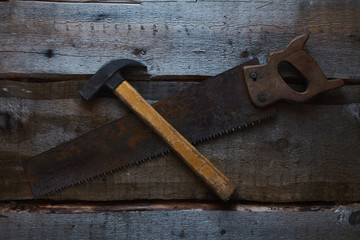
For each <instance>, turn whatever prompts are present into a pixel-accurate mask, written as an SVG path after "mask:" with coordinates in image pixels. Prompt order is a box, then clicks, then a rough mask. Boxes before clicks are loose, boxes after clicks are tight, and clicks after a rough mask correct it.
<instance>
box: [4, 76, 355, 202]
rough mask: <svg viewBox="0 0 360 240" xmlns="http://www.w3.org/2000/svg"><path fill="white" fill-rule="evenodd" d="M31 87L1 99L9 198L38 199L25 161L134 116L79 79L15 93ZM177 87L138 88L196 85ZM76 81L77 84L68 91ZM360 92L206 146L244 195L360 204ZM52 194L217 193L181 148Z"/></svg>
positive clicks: (297, 108)
mask: <svg viewBox="0 0 360 240" xmlns="http://www.w3.org/2000/svg"><path fill="white" fill-rule="evenodd" d="M10 82H11V81H7V82H6V84H8V85H9V86H10V85H11V84H10ZM11 83H13V82H11ZM137 83H139V85H138V86H141V82H137ZM22 84H24V85H23V89H26V90H29V89H33V90H35V91H31V93H29V94H23V95H19V97H24V98H20V99H19V98H14V97H10V96H7V97H4V96H3V97H2V98H0V101H1V104H0V112H1V113H2V114H1V116H0V123H1V124H0V128H1V129H0V131H1V134H0V142H1V143H2V144H1V145H0V199H29V198H32V196H31V194H30V191H29V187H28V185H27V181H26V179H25V178H24V175H23V169H22V167H21V161H22V160H23V159H26V158H28V157H30V156H34V155H36V154H39V153H41V152H43V151H45V150H47V149H50V148H52V147H55V146H57V145H58V144H60V143H61V142H64V141H67V140H70V139H72V138H74V137H76V136H79V135H81V134H83V133H85V132H87V131H89V130H91V129H93V128H95V127H97V126H100V125H102V124H105V123H107V122H110V121H112V120H115V119H117V118H119V117H121V116H124V115H126V114H128V113H127V110H126V109H125V108H124V107H123V106H122V105H121V103H120V102H119V101H118V100H117V99H114V98H99V99H96V100H95V102H93V103H88V102H84V101H82V100H81V99H79V97H77V95H76V91H75V90H74V88H76V87H79V85H76V84H78V83H77V82H76V81H74V82H72V81H67V82H57V83H46V84H45V83H43V87H41V86H40V85H41V84H40V83H21V82H16V83H15V84H14V86H15V87H14V88H10V87H9V89H8V91H9V92H10V94H13V93H15V94H18V93H19V91H18V89H19V88H20V86H21V85H22ZM32 84H35V87H34V88H31V86H32ZM68 84H70V85H68ZM158 84H159V85H158ZM167 84H170V85H167ZM177 84H178V83H176V84H175V83H169V82H160V83H157V82H156V83H153V84H147V85H146V84H144V85H142V86H143V87H142V88H141V87H140V88H139V89H138V90H139V91H140V93H142V92H141V91H144V93H145V92H146V91H147V90H150V89H152V90H151V91H150V92H149V93H148V94H147V96H149V97H152V100H155V101H156V100H159V99H160V98H162V97H164V94H163V92H165V93H166V92H168V93H169V94H172V93H173V92H174V91H175V89H176V86H183V87H186V86H185V85H186V84H190V85H191V84H194V83H186V84H184V83H179V85H177ZM66 86H72V87H69V88H65V89H66V90H64V87H66ZM74 86H75V87H74ZM146 86H150V87H146ZM2 87H6V85H2ZM36 89H43V90H42V92H43V93H44V95H41V97H40V98H43V99H45V100H43V99H37V98H36V97H35V96H36V95H37V93H36ZM70 89H71V90H70ZM141 89H142V90H141ZM25 92H26V91H25ZM62 92H64V94H62ZM359 92H360V86H357V85H352V86H345V87H343V88H340V89H336V90H333V91H331V92H328V93H324V94H322V95H321V96H319V97H318V98H317V99H314V100H313V102H312V103H311V104H310V103H309V104H298V105H295V104H278V108H279V109H278V112H279V115H278V117H277V118H276V120H273V121H269V122H267V123H264V124H262V125H259V126H257V127H256V128H251V129H247V130H244V131H240V132H238V133H236V134H229V135H227V136H224V137H222V138H218V139H216V140H213V141H209V142H207V143H203V144H201V145H199V150H200V152H201V153H203V154H204V155H205V156H206V157H208V158H209V159H210V160H211V161H212V162H213V163H214V164H215V165H216V166H217V167H218V168H219V169H220V170H222V171H223V172H224V173H225V174H226V175H227V176H229V178H230V179H231V180H232V181H234V182H235V183H236V184H237V185H238V192H237V193H236V194H235V196H234V198H235V199H246V200H255V201H284V202H286V201H290V202H291V201H358V200H359V199H360V189H359V182H360V179H359V175H358V172H359V164H358V161H359V158H358V156H359V155H360V152H359V148H358V142H359V141H360V139H359V136H360V127H359V123H360V119H359V111H360V106H359V103H360V99H359V98H360V94H359ZM19 94H20V93H19ZM75 95H76V96H75ZM145 95H146V94H145ZM165 95H166V94H165ZM72 97H74V98H72ZM327 103H330V104H333V105H329V104H327ZM50 198H52V199H82V200H132V199H216V198H215V196H214V195H212V194H211V193H210V191H209V189H207V188H206V187H205V186H204V185H203V184H202V183H201V182H200V181H199V180H198V179H197V178H196V177H195V176H194V175H193V174H192V173H191V171H189V170H188V169H187V167H186V166H185V165H184V164H183V163H182V162H181V161H180V160H179V159H177V158H176V157H175V156H173V155H168V156H164V157H160V158H157V159H154V160H151V161H149V162H146V163H144V164H142V165H141V166H139V167H136V168H129V169H127V170H125V171H121V172H119V173H116V174H114V175H111V176H108V177H107V178H100V179H96V180H94V181H91V182H89V183H86V184H83V185H79V186H77V187H74V188H70V189H68V190H66V191H63V192H61V193H58V194H56V195H53V196H50Z"/></svg>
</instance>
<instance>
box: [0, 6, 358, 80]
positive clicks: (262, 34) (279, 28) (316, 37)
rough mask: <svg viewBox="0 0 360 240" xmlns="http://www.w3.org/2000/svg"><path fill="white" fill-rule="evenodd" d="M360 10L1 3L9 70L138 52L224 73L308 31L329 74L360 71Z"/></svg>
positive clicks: (90, 63) (71, 66)
mask: <svg viewBox="0 0 360 240" xmlns="http://www.w3.org/2000/svg"><path fill="white" fill-rule="evenodd" d="M141 2H142V1H141ZM359 12H360V2H359V1H356V0H352V1H341V2H339V1H336V0H330V1H306V0H301V1H294V0H287V1H280V0H277V1H255V0H249V1H219V2H217V1H210V2H209V1H205V2H203V1H197V2H168V1H166V2H157V1H156V2H142V3H141V4H97V3H94V4H91V3H88V4H82V3H71V4H70V3H54V2H53V3H50V2H49V3H43V2H22V1H9V2H1V3H0V58H1V59H3V60H2V61H1V62H0V73H9V72H10V73H63V74H92V73H94V72H95V71H96V70H97V69H98V68H99V67H100V66H101V65H102V64H103V63H104V62H106V61H107V60H109V59H111V58H114V57H128V58H134V59H137V60H140V61H142V62H144V63H146V64H147V65H148V67H149V71H150V73H151V74H155V75H167V74H176V75H183V74H193V75H215V74H218V73H220V72H223V71H225V70H227V69H229V68H231V67H233V66H236V65H238V64H240V63H241V62H243V61H245V60H248V59H250V58H253V57H258V58H259V59H260V60H261V61H262V62H264V61H265V59H266V57H267V55H268V53H269V52H270V51H275V50H279V49H282V48H284V47H285V46H286V45H287V44H288V43H289V41H290V40H291V39H292V38H293V37H295V36H296V35H299V34H303V33H305V32H308V33H310V40H309V42H308V44H307V45H306V49H308V50H309V52H310V53H311V54H312V56H313V57H314V58H315V60H317V61H318V62H319V65H320V67H321V68H322V69H323V70H324V72H325V74H326V75H327V77H329V78H334V77H340V78H359V77H360V72H359V70H358V69H359V67H360V65H359V63H360V58H359V56H360V41H359V39H360V33H359V26H360V16H359Z"/></svg>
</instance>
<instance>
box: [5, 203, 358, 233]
mask: <svg viewBox="0 0 360 240" xmlns="http://www.w3.org/2000/svg"><path fill="white" fill-rule="evenodd" d="M70 207H71V206H70ZM87 207H88V206H87ZM193 207H194V209H192V211H191V210H190V209H188V210H179V211H161V210H160V211H125V212H121V211H120V212H117V211H115V212H114V211H108V212H103V210H104V208H101V207H100V208H99V209H98V210H96V209H95V211H93V213H88V212H89V208H88V209H86V208H83V209H85V212H84V210H83V211H82V210H79V211H78V213H77V214H63V213H57V212H56V205H55V206H54V207H53V209H55V211H54V212H52V213H36V207H35V210H34V209H30V213H29V209H27V210H23V211H9V210H6V209H4V208H2V209H1V210H2V211H0V232H1V237H2V238H3V239H104V238H105V239H110V238H116V239H347V240H352V239H354V240H355V239H359V238H360V218H359V216H360V207H359V205H345V206H340V205H339V206H326V207H321V206H313V207H297V206H286V207H283V206H276V205H272V206H267V205H265V206H256V205H237V206H236V209H235V210H230V211H202V206H201V204H198V206H193ZM142 208H144V207H142ZM120 209H121V206H120ZM91 210H92V209H91V208H90V212H91ZM99 210H100V211H99Z"/></svg>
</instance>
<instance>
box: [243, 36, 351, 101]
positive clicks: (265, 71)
mask: <svg viewBox="0 0 360 240" xmlns="http://www.w3.org/2000/svg"><path fill="white" fill-rule="evenodd" d="M308 38H309V35H308V34H303V35H301V36H299V37H297V38H295V39H294V40H292V41H291V42H290V43H289V45H288V46H287V47H286V48H285V49H284V50H281V51H277V52H273V53H270V56H269V57H268V59H267V61H266V64H263V65H255V66H245V67H244V75H245V80H246V84H247V87H248V91H249V94H250V99H251V101H252V102H253V103H254V104H255V105H257V106H259V107H265V106H267V105H269V104H271V103H274V102H276V101H278V100H285V101H290V102H304V101H306V100H308V99H310V98H311V97H313V96H315V95H316V94H318V93H320V92H323V91H327V90H330V89H333V88H337V87H340V86H342V85H344V81H343V80H342V79H333V80H327V79H326V77H325V75H324V74H323V72H322V71H321V69H320V67H319V66H318V65H317V63H316V62H315V60H314V59H313V58H312V57H311V56H310V55H309V54H308V53H307V52H306V51H305V50H304V49H303V47H304V45H305V43H306V41H307V39H308ZM281 62H288V63H290V64H292V65H293V66H294V67H295V68H296V69H297V70H298V71H299V72H300V73H301V74H302V75H303V76H304V77H305V78H306V80H307V89H306V90H305V91H304V92H297V91H295V90H293V89H292V88H290V87H289V86H288V85H287V83H286V82H285V81H284V80H283V79H282V78H281V76H280V74H279V72H278V70H277V68H278V65H279V64H280V63H281Z"/></svg>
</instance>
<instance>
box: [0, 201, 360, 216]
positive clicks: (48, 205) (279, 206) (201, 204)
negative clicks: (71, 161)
mask: <svg viewBox="0 0 360 240" xmlns="http://www.w3.org/2000/svg"><path fill="white" fill-rule="evenodd" d="M345 207H346V208H358V207H360V202H354V203H342V204H340V203H333V202H299V203H286V204H284V203H262V202H246V201H243V202H239V201H231V200H230V201H229V202H227V203H224V202H221V201H192V200H138V201H49V200H22V201H0V212H9V213H10V212H27V213H58V214H64V213H100V212H125V211H183V210H200V211H245V212H313V211H334V210H336V209H339V208H345Z"/></svg>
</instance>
